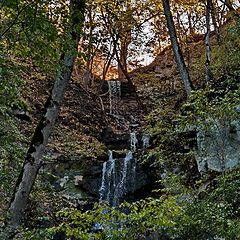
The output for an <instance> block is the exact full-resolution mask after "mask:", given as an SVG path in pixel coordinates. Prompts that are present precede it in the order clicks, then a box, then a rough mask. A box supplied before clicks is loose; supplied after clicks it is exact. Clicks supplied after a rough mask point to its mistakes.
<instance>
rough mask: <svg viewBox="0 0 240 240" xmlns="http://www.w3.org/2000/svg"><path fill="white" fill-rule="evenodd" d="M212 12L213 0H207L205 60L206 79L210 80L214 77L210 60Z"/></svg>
mask: <svg viewBox="0 0 240 240" xmlns="http://www.w3.org/2000/svg"><path fill="white" fill-rule="evenodd" d="M210 13H211V0H207V5H206V30H207V31H206V35H205V48H206V61H205V80H206V82H209V81H210V80H211V78H212V74H211V68H210V62H211V43H210Z"/></svg>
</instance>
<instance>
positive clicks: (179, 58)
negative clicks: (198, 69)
mask: <svg viewBox="0 0 240 240" xmlns="http://www.w3.org/2000/svg"><path fill="white" fill-rule="evenodd" d="M162 3H163V8H164V14H165V17H166V20H167V26H168V31H169V35H170V39H171V43H172V48H173V52H174V55H175V60H176V63H177V67H178V70H179V72H180V76H181V79H182V81H183V84H184V88H185V91H186V93H187V95H188V96H189V95H190V92H191V90H192V89H193V84H192V82H191V79H190V76H189V72H188V69H187V67H186V64H185V62H184V58H183V55H182V51H181V48H180V46H179V43H178V39H177V33H176V29H175V26H174V22H173V17H172V13H171V10H170V5H169V0H162Z"/></svg>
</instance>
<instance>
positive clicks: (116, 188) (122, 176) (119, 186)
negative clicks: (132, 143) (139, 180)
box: [99, 151, 136, 206]
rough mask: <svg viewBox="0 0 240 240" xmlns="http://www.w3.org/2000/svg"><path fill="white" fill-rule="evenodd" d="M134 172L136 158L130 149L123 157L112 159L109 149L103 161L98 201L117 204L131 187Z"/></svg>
mask: <svg viewBox="0 0 240 240" xmlns="http://www.w3.org/2000/svg"><path fill="white" fill-rule="evenodd" d="M135 174H136V160H135V159H134V158H133V154H132V152H131V151H129V152H128V153H127V154H126V156H125V158H124V159H121V158H119V159H114V158H113V155H112V151H109V160H108V161H107V162H104V163H103V169H102V182H101V187H100V189H99V195H100V201H107V202H109V204H110V205H112V206H116V205H118V204H119V203H120V199H121V198H122V197H123V196H124V195H125V194H126V193H127V192H128V191H129V189H130V190H132V189H133V186H134V180H135Z"/></svg>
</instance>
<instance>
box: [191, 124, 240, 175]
mask: <svg viewBox="0 0 240 240" xmlns="http://www.w3.org/2000/svg"><path fill="white" fill-rule="evenodd" d="M212 122H214V124H213V125H212V126H211V128H209V129H208V130H205V131H199V132H198V133H197V149H196V160H197V164H198V170H199V172H207V171H208V170H213V171H217V172H222V171H226V170H228V169H232V168H235V167H237V166H239V164H240V124H239V121H235V122H232V123H231V124H225V125H223V124H221V123H220V122H219V121H212Z"/></svg>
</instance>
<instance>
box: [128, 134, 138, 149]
mask: <svg viewBox="0 0 240 240" xmlns="http://www.w3.org/2000/svg"><path fill="white" fill-rule="evenodd" d="M137 144H138V140H137V135H136V133H135V132H132V133H130V149H131V151H132V152H136V150H137Z"/></svg>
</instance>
